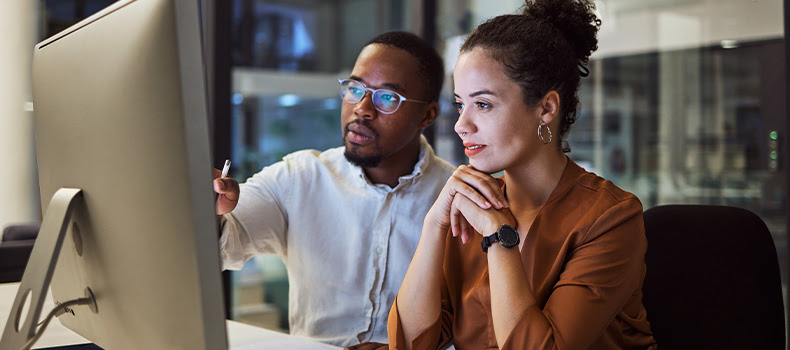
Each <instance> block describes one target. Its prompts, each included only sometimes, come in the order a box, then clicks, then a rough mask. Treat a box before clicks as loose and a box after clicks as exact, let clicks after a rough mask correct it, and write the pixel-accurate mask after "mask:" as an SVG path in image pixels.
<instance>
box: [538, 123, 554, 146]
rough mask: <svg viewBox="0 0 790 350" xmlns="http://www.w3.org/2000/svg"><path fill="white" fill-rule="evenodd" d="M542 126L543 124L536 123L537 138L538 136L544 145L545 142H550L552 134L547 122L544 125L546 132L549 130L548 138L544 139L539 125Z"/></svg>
mask: <svg viewBox="0 0 790 350" xmlns="http://www.w3.org/2000/svg"><path fill="white" fill-rule="evenodd" d="M542 126H544V124H538V138H539V139H540V141H541V142H543V144H544V145H545V144H547V143H549V142H551V139H552V135H551V129H549V125H548V124H546V125H545V126H546V131H548V132H549V139H548V140H546V139H545V138H543V133H542V132H541V131H540V129H541V127H542Z"/></svg>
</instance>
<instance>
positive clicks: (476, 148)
mask: <svg viewBox="0 0 790 350" xmlns="http://www.w3.org/2000/svg"><path fill="white" fill-rule="evenodd" d="M464 148H465V149H464V154H466V156H467V157H471V156H474V155H476V154H478V153H480V152H482V151H483V150H484V149H485V148H486V146H485V145H478V144H476V143H470V142H464Z"/></svg>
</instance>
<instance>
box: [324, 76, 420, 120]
mask: <svg viewBox="0 0 790 350" xmlns="http://www.w3.org/2000/svg"><path fill="white" fill-rule="evenodd" d="M346 81H350V82H355V83H358V84H360V85H362V88H364V89H365V93H364V94H363V95H362V97H360V98H359V101H356V102H350V101H346V98H345V94H343V90H342V88H343V82H346ZM337 83H338V84H340V89H341V90H340V99H341V100H343V101H344V102H348V103H352V104H353V103H359V102H360V101H362V100H364V99H365V96H367V95H368V91H370V98H371V99H373V95H375V94H376V93H377V92H379V91H384V92H391V93H393V94H395V95H398V98H399V100H398V106H397V107H395V109H394V110H392V112H386V111H382V110H381V109H379V107H378V106H376V103H375V102H374V103H373V107H374V108H376V110H377V111H379V112H381V113H384V114H392V113H395V112H397V111H398V108H400V105H401V104H402V103H403V101H411V102H418V103H425V104H428V103H430V102H426V101H420V100H415V99H410V98H406V97H405V96H403V95H401V94H399V93H398V92H397V91H393V90H390V89H373V88H369V87H368V86H367V85H365V83H363V82H361V81H359V80H356V79H338V80H337Z"/></svg>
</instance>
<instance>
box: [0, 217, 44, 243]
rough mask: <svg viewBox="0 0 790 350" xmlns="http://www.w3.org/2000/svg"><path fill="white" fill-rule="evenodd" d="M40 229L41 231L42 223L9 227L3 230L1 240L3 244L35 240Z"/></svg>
mask: <svg viewBox="0 0 790 350" xmlns="http://www.w3.org/2000/svg"><path fill="white" fill-rule="evenodd" d="M39 229H41V223H40V222H30V223H26V224H18V225H9V226H6V227H5V228H4V229H3V235H2V236H0V239H1V241H2V242H9V241H27V240H31V239H33V240H34V239H36V237H38V230H39Z"/></svg>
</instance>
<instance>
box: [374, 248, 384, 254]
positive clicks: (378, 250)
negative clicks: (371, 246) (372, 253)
mask: <svg viewBox="0 0 790 350" xmlns="http://www.w3.org/2000/svg"><path fill="white" fill-rule="evenodd" d="M382 252H384V249H381V247H378V248H376V253H379V254H381V253H382Z"/></svg>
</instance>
